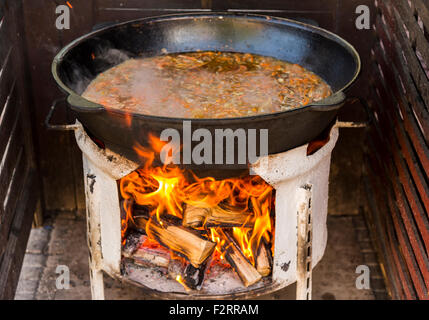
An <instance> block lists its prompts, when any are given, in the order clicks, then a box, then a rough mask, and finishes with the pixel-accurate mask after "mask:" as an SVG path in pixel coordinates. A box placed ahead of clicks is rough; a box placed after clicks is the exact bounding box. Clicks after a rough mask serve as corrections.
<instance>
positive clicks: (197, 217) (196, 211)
mask: <svg viewBox="0 0 429 320" xmlns="http://www.w3.org/2000/svg"><path fill="white" fill-rule="evenodd" d="M209 215H210V209H209V208H199V207H194V206H192V205H189V204H187V205H186V207H185V210H184V213H183V221H182V225H183V226H184V227H190V228H200V227H202V226H203V225H204V222H205V221H206V219H207V217H208V216H209Z"/></svg>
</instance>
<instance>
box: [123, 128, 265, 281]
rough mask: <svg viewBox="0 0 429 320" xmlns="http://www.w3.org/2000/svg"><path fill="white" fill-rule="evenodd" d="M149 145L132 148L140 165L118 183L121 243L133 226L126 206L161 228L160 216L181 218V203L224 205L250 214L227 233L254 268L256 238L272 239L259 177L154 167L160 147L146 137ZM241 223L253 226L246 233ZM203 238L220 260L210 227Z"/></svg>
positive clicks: (220, 252) (221, 245) (219, 245)
mask: <svg viewBox="0 0 429 320" xmlns="http://www.w3.org/2000/svg"><path fill="white" fill-rule="evenodd" d="M149 142H150V145H151V148H150V149H149V148H145V147H142V146H140V145H137V146H136V147H135V150H136V152H137V154H138V155H139V156H140V157H141V158H142V159H144V163H145V164H144V166H143V167H142V168H140V169H137V170H136V171H134V172H132V173H130V174H128V175H127V176H125V177H124V178H122V179H121V180H120V183H119V186H120V192H121V196H122V198H123V199H124V200H125V201H124V202H123V209H124V212H125V213H126V214H125V216H124V217H122V239H123V241H125V236H126V232H127V228H128V223H129V221H133V220H132V219H133V212H132V211H133V208H132V203H135V204H137V205H139V206H143V207H144V208H146V209H147V210H148V214H149V216H150V218H151V219H156V220H157V221H158V222H159V223H160V224H161V225H162V221H161V217H163V216H166V215H171V216H175V217H178V218H183V212H184V208H185V205H187V204H188V205H193V206H196V207H200V208H214V207H217V206H219V205H220V207H222V205H226V206H230V207H233V208H234V210H235V211H237V209H238V210H239V212H253V214H249V220H250V221H246V223H245V225H246V226H247V227H245V226H244V225H243V226H242V227H234V228H233V236H234V238H235V240H236V241H237V244H239V245H240V246H241V249H242V252H243V254H244V255H245V256H246V257H247V258H248V259H249V261H250V262H251V263H252V264H253V265H254V264H255V255H256V249H257V248H258V247H259V244H260V242H261V241H262V239H265V241H267V242H270V241H271V239H272V234H273V224H272V217H271V215H270V213H271V210H272V191H273V189H272V187H271V186H270V185H268V184H267V183H266V182H265V181H264V180H263V179H262V178H260V177H259V176H245V177H241V178H228V179H224V180H216V179H215V178H213V177H205V178H199V177H197V176H196V175H195V174H193V173H192V172H190V171H186V170H184V169H181V168H179V167H177V166H169V165H163V166H155V165H154V159H155V155H156V154H159V152H160V150H161V149H162V147H163V145H164V143H163V142H162V141H160V140H159V139H157V138H155V137H153V136H150V138H149ZM130 204H131V205H130ZM247 222H250V225H253V227H252V228H249V224H248V223H247ZM149 236H150V235H149ZM207 238H208V239H210V240H211V241H213V242H216V243H217V246H216V251H215V256H217V257H218V258H219V259H223V258H224V251H225V248H224V240H222V239H221V237H220V236H219V234H218V232H217V230H216V228H210V229H209V232H208V234H207ZM215 258H216V257H215ZM178 281H179V280H178ZM179 282H180V281H179Z"/></svg>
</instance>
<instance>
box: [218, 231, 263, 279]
mask: <svg viewBox="0 0 429 320" xmlns="http://www.w3.org/2000/svg"><path fill="white" fill-rule="evenodd" d="M216 231H217V232H218V233H219V235H220V237H221V239H223V240H225V244H224V246H223V250H224V251H225V258H226V260H227V261H228V262H229V264H230V265H231V266H232V268H233V269H234V270H235V272H237V274H238V276H239V277H240V279H241V281H242V282H243V284H244V286H246V287H248V286H251V285H253V284H255V283H256V282H258V281H259V280H261V279H262V276H261V274H260V273H259V272H258V270H256V268H255V267H254V266H252V264H251V263H250V262H249V261H248V260H247V258H246V257H245V256H244V255H243V253H242V252H241V250H240V247H239V246H238V245H237V243H236V242H235V241H234V239H233V237H231V236H230V235H229V234H227V233H225V232H224V231H223V230H221V229H218V230H216Z"/></svg>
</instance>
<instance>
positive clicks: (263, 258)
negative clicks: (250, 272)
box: [255, 240, 273, 277]
mask: <svg viewBox="0 0 429 320" xmlns="http://www.w3.org/2000/svg"><path fill="white" fill-rule="evenodd" d="M272 263H273V259H272V256H271V251H270V249H269V248H268V245H267V244H266V243H265V241H264V240H262V241H261V244H260V245H259V248H258V250H257V254H256V259H255V266H256V270H258V272H259V273H260V274H261V276H263V277H267V276H269V275H270V273H271V268H272Z"/></svg>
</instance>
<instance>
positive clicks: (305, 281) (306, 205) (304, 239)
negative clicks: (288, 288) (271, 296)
mask: <svg viewBox="0 0 429 320" xmlns="http://www.w3.org/2000/svg"><path fill="white" fill-rule="evenodd" d="M312 189H313V188H312V186H311V185H306V186H303V187H301V188H300V190H299V191H298V193H299V196H300V197H301V198H302V200H301V201H299V202H298V210H297V217H298V222H297V223H298V228H297V230H298V252H297V263H296V277H297V280H296V299H297V300H311V285H312V270H313V267H312V261H311V260H312V259H311V251H312V248H311V244H312V237H313V234H312V233H313V226H312V223H313V218H312V216H311V198H312V197H311V195H312V191H313V190H312Z"/></svg>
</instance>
